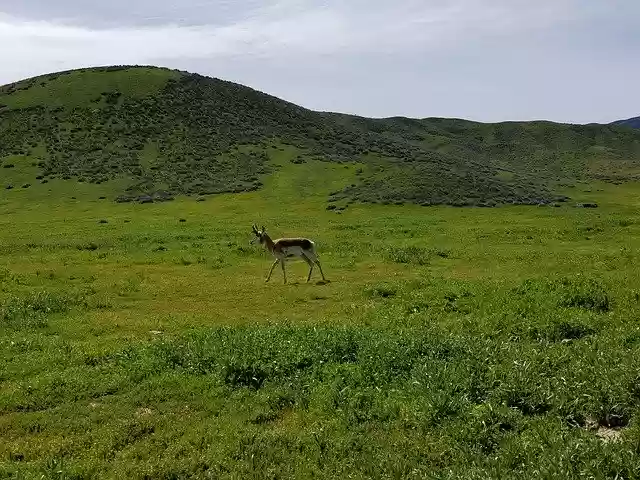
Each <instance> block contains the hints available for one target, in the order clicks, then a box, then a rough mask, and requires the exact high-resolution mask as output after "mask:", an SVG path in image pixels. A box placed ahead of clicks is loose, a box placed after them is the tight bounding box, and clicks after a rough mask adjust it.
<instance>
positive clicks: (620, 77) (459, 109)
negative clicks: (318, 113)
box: [0, 0, 640, 123]
mask: <svg viewBox="0 0 640 480" xmlns="http://www.w3.org/2000/svg"><path fill="white" fill-rule="evenodd" d="M111 64H144V65H160V66H168V67H172V68H180V69H184V70H188V71H192V72H198V73H201V74H204V75H210V76H215V77H218V78H223V79H225V80H231V81H234V82H238V83H242V84H245V85H249V86H251V87H253V88H256V89H258V90H261V91H264V92H267V93H270V94H272V95H276V96H279V97H281V98H284V99H286V100H289V101H292V102H295V103H298V104H300V105H302V106H305V107H308V108H312V109H315V110H328V111H339V112H347V113H355V114H358V115H366V116H374V117H384V116H394V115H403V116H410V117H431V116H439V117H461V118H469V119H473V120H480V121H500V120H529V119H549V120H555V121H564V122H576V123H588V122H609V121H612V120H616V119H620V118H627V117H632V116H637V115H640V89H639V88H638V82H639V81H640V0H263V1H258V0H208V1H206V0H108V1H104V0H100V1H97V0H0V84H4V83H9V82H12V81H15V80H19V79H22V78H25V77H28V76H33V75H37V74H42V73H50V72H52V71H58V70H66V69H70V68H77V67H86V66H96V65H111Z"/></svg>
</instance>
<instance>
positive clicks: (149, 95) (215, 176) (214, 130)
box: [0, 66, 640, 206]
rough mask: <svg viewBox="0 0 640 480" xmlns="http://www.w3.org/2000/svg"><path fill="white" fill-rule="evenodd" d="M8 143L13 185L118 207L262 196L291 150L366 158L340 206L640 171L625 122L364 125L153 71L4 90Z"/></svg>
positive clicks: (68, 75)
mask: <svg viewBox="0 0 640 480" xmlns="http://www.w3.org/2000/svg"><path fill="white" fill-rule="evenodd" d="M0 138H2V141H1V143H0V161H1V162H2V164H3V167H5V168H6V169H7V170H3V171H2V172H3V173H4V174H5V175H3V177H5V179H6V184H5V186H6V187H7V188H11V187H14V186H17V185H13V184H11V183H10V182H11V169H12V168H19V166H20V165H34V166H36V167H37V169H38V171H37V172H35V174H34V175H33V176H34V177H35V178H34V181H39V182H40V184H42V183H46V182H48V181H50V180H51V179H65V180H72V179H75V180H77V181H81V182H91V183H103V182H106V181H109V180H114V179H119V183H118V185H121V187H118V188H121V191H119V192H117V193H118V197H117V199H118V200H119V201H130V200H136V199H147V200H148V199H149V198H148V197H153V198H156V199H159V200H162V199H169V198H172V196H174V195H179V194H212V193H220V192H239V191H249V190H255V189H258V188H260V186H261V185H262V179H263V178H264V175H266V174H268V173H269V172H270V171H272V170H273V168H274V162H273V160H274V159H275V158H277V157H279V156H280V157H281V156H282V155H281V152H282V150H283V148H285V147H286V148H293V149H294V151H295V152H296V154H295V155H294V157H293V158H291V159H290V160H291V161H293V162H297V163H301V162H305V161H308V160H309V159H318V160H322V161H327V162H349V163H354V162H355V163H358V164H359V165H360V167H361V168H359V170H358V180H357V181H356V182H355V183H352V184H351V185H345V188H344V189H342V190H340V191H337V192H334V194H333V195H332V196H331V197H330V199H329V200H330V201H332V202H342V203H349V202H353V201H358V202H374V203H391V202H395V203H400V202H412V203H420V204H427V205H429V204H453V205H483V206H491V205H495V204H499V203H516V204H539V203H549V202H553V201H558V200H563V199H564V197H563V196H562V195H560V194H558V193H557V192H558V191H559V190H560V185H561V184H562V183H563V182H574V181H576V180H581V179H584V180H588V179H591V178H599V179H604V180H613V181H617V180H624V179H629V178H635V176H636V174H638V173H640V132H638V133H636V132H633V131H630V130H629V129H626V128H621V127H618V126H615V125H608V126H593V125H590V126H579V125H560V124H553V123H550V122H530V123H517V122H508V123H500V124H481V123H476V122H469V121H465V120H458V119H438V118H426V119H408V118H387V119H367V118H361V117H355V116H350V115H343V114H335V113H322V112H314V111H311V110H307V109H305V108H302V107H300V106H297V105H294V104H292V103H289V102H286V101H283V100H281V99H278V98H275V97H273V96H270V95H266V94H264V93H261V92H258V91H256V90H253V89H251V88H248V87H245V86H242V85H238V84H234V83H231V82H227V81H222V80H218V79H214V78H208V77H204V76H201V75H197V74H190V73H185V72H180V71H173V70H168V69H161V68H152V67H128V66H117V67H102V68H94V69H83V70H74V71H67V72H61V73H56V74H51V75H45V76H41V77H36V78H32V79H28V80H25V81H22V82H18V83H15V84H11V85H7V86H4V87H2V88H0ZM30 183H31V182H28V183H27V184H25V185H23V186H27V185H29V184H30ZM33 183H36V182H33ZM38 187H39V185H36V186H35V187H32V188H38Z"/></svg>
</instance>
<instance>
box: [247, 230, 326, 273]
mask: <svg viewBox="0 0 640 480" xmlns="http://www.w3.org/2000/svg"><path fill="white" fill-rule="evenodd" d="M253 233H254V235H255V236H256V238H257V240H259V241H260V244H262V245H264V247H265V248H266V249H267V250H268V251H269V252H270V253H271V255H273V256H274V257H276V261H275V262H273V265H271V269H270V270H269V275H268V276H267V278H266V280H265V282H268V281H269V279H270V278H271V274H272V273H273V269H274V268H275V267H276V265H277V264H278V262H280V266H281V267H282V276H283V277H284V283H287V273H286V272H285V270H284V262H285V261H286V259H287V258H290V257H300V258H302V259H303V260H304V261H305V262H307V264H308V265H309V275H308V276H307V283H309V280H311V272H313V264H314V263H315V264H316V265H318V268H320V273H321V274H322V280H323V281H325V282H326V281H327V279H326V278H324V272H323V271H322V266H321V265H320V261H319V260H318V257H317V255H316V247H315V244H314V243H313V242H312V241H311V240H309V239H308V238H279V239H277V240H276V241H275V242H274V241H273V240H271V237H269V235H268V234H267V230H266V229H265V228H264V227H262V228H261V229H260V230H258V227H256V226H255V225H253ZM254 241H255V239H254Z"/></svg>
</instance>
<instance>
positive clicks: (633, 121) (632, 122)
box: [613, 117, 640, 128]
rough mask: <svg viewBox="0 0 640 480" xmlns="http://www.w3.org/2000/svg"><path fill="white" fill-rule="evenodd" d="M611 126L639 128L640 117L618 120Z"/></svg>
mask: <svg viewBox="0 0 640 480" xmlns="http://www.w3.org/2000/svg"><path fill="white" fill-rule="evenodd" d="M613 125H622V126H624V127H631V128H640V117H633V118H628V119H626V120H618V121H615V122H613Z"/></svg>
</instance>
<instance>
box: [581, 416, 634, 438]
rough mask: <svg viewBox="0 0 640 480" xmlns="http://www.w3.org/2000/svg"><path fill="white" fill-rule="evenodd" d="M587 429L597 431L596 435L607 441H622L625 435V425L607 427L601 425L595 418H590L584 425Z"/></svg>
mask: <svg viewBox="0 0 640 480" xmlns="http://www.w3.org/2000/svg"><path fill="white" fill-rule="evenodd" d="M584 428H585V430H589V431H591V432H595V435H596V437H598V438H599V439H600V440H602V441H603V442H605V443H616V442H621V441H622V439H623V436H624V428H623V427H607V426H604V425H600V424H599V423H598V421H597V420H596V419H595V418H588V419H587V421H586V422H585V425H584Z"/></svg>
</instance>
